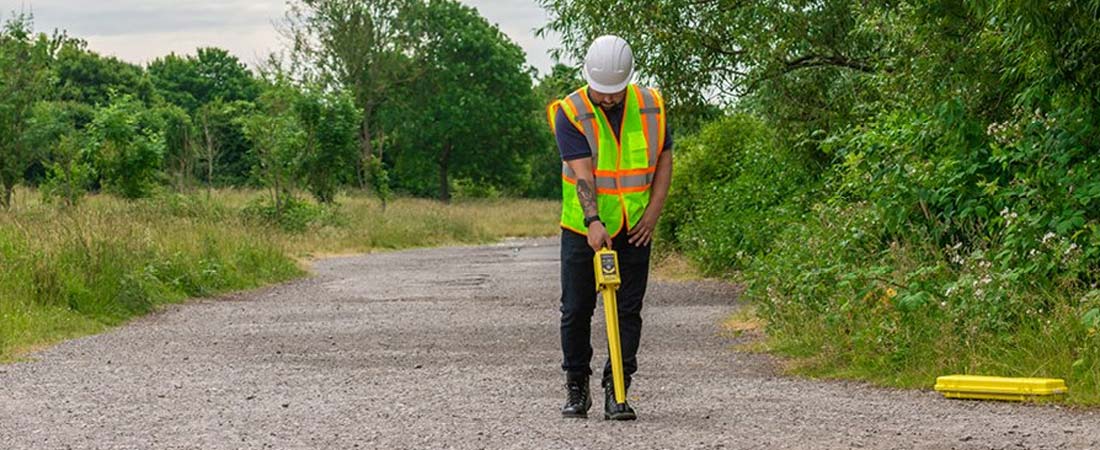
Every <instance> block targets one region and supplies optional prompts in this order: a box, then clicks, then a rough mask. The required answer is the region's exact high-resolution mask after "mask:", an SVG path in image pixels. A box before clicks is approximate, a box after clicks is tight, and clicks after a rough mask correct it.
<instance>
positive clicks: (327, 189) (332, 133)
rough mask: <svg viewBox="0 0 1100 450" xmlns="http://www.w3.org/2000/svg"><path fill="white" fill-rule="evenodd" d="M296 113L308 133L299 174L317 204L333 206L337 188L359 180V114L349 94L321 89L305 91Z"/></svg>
mask: <svg viewBox="0 0 1100 450" xmlns="http://www.w3.org/2000/svg"><path fill="white" fill-rule="evenodd" d="M294 110H295V113H296V114H297V116H298V121H299V123H300V124H301V127H302V129H303V132H304V133H305V137H304V142H303V148H302V150H301V154H300V155H299V157H298V158H299V164H298V170H299V172H300V174H301V177H302V178H303V179H304V182H305V185H306V187H307V188H308V189H309V191H310V193H311V194H313V197H314V198H316V199H317V201H319V202H321V203H332V202H333V201H334V200H335V199H336V190H337V187H338V186H340V185H342V184H350V183H351V182H353V181H354V179H355V167H356V160H357V158H358V149H359V146H358V134H359V124H360V118H359V110H358V109H357V108H356V107H355V103H354V101H353V100H352V98H351V96H350V95H348V94H347V93H346V92H343V91H336V92H323V91H321V90H320V89H318V88H307V89H304V90H303V91H302V92H301V93H300V95H298V97H297V99H296V101H295V104H294ZM379 179H381V178H379ZM380 195H382V194H381V193H380ZM383 198H384V195H383Z"/></svg>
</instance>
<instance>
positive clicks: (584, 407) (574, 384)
mask: <svg viewBox="0 0 1100 450" xmlns="http://www.w3.org/2000/svg"><path fill="white" fill-rule="evenodd" d="M565 390H566V392H567V393H568V398H567V399H566V400H565V406H562V407H561V415H562V417H574V418H581V419H584V418H587V417H588V408H591V407H592V397H591V396H590V395H588V375H586V374H583V373H566V374H565Z"/></svg>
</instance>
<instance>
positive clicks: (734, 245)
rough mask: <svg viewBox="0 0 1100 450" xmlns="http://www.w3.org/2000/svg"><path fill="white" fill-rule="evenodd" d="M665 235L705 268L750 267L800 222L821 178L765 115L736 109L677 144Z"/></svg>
mask: <svg viewBox="0 0 1100 450" xmlns="http://www.w3.org/2000/svg"><path fill="white" fill-rule="evenodd" d="M675 151H676V168H675V170H674V175H673V183H672V192H671V193H670V196H669V201H668V205H667V207H666V213H665V214H664V217H663V218H662V221H661V228H660V230H659V232H660V233H661V235H662V236H663V237H664V238H666V239H669V240H671V241H672V242H674V243H676V244H677V245H678V246H679V247H680V248H681V249H682V250H684V251H685V252H686V253H688V254H689V255H691V256H692V257H694V258H695V259H696V260H697V261H699V262H701V263H702V267H703V268H704V269H705V271H707V272H710V273H715V272H722V271H725V270H728V269H734V268H736V269H740V268H743V267H745V265H746V264H748V262H749V261H751V259H752V257H753V256H755V255H757V254H759V253H760V252H763V251H765V250H766V249H767V248H768V247H769V246H770V245H771V242H772V240H773V239H774V237H775V232H776V230H778V229H781V228H782V227H783V226H785V225H786V224H787V223H789V222H791V221H793V220H796V219H797V218H798V217H799V216H800V214H801V212H802V209H803V206H802V204H803V203H804V202H805V200H806V195H807V193H809V192H811V188H812V185H813V183H814V171H813V170H811V168H812V165H811V163H810V162H809V161H807V160H805V159H803V158H800V157H799V155H798V154H797V153H795V152H793V151H791V150H789V149H788V148H786V147H784V146H782V145H781V142H780V140H779V139H778V138H777V136H775V134H774V133H773V132H772V131H771V130H769V129H768V128H767V126H766V125H765V124H764V122H762V121H761V120H760V119H757V118H754V117H752V116H749V115H745V114H735V115H730V116H727V117H724V118H722V119H720V120H717V121H715V122H713V123H711V124H709V125H707V126H705V127H704V128H703V129H702V130H701V131H700V133H699V134H697V135H694V136H691V137H688V138H686V139H684V140H683V141H682V143H681V144H680V145H678V146H677V149H676V150H675Z"/></svg>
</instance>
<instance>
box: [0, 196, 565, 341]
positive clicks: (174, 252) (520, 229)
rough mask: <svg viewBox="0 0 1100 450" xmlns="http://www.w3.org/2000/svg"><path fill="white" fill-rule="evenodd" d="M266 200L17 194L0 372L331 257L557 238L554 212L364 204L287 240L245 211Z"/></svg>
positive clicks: (0, 291)
mask: <svg viewBox="0 0 1100 450" xmlns="http://www.w3.org/2000/svg"><path fill="white" fill-rule="evenodd" d="M262 197H263V193H262V192H258V191H248V190H221V191H215V192H214V193H213V194H212V195H209V196H208V195H207V194H206V193H205V192H199V193H195V194H193V195H179V194H163V195H160V196H158V197H157V198H154V199H146V200H140V201H132V202H131V201H124V200H120V199H117V198H115V197H112V196H108V195H92V196H89V197H87V198H86V199H84V201H83V202H82V203H81V204H80V205H78V206H77V207H75V208H68V209H66V208H59V207H56V206H53V205H47V204H42V203H41V202H39V201H38V199H39V196H38V195H37V193H36V192H34V191H28V190H21V191H19V192H18V194H17V197H16V201H15V205H14V206H13V207H12V208H11V209H10V210H7V211H0V361H12V360H14V359H17V358H19V357H20V356H21V355H24V354H26V353H27V352H29V351H32V350H35V349H38V348H42V347H43V346H47V345H50V344H52V343H56V342H58V341H61V340H64V339H69V338H73V337H77V336H83V335H88V334H93V333H98V332H101V331H103V330H104V329H106V328H108V327H111V326H116V325H119V324H121V323H124V322H126V321H127V320H129V319H131V318H133V317H136V316H139V315H142V314H145V313H148V312H150V311H153V310H155V309H156V308H157V307H158V306H160V305H164V304H168V303H173V302H179V301H183V300H185V299H187V298H191V297H202V296H210V295H216V294H219V293H223V292H227V291H233V290H241V289H249V288H254V287H258V286H263V285H266V284H271V283H277V282H281V281H286V280H290V279H293V278H296V277H300V276H302V275H304V274H305V273H306V272H305V269H304V264H303V262H304V261H306V260H309V259H311V258H314V257H318V256H324V255H330V254H347V253H364V252H373V251H379V250H391V249H403V248H411V247H425V246H440V245H453V244H476V243H485V242H492V241H496V240H499V239H501V238H504V237H508V236H517V237H531V236H549V235H553V234H555V233H556V232H557V230H558V227H557V215H558V211H559V210H558V202H555V201H535V200H469V201H458V202H455V203H452V204H449V205H444V204H440V203H438V202H434V201H430V200H420V199H404V198H399V199H396V200H394V201H392V202H390V204H389V205H388V207H387V209H386V211H385V212H383V211H382V208H381V205H380V204H379V203H378V202H377V201H376V200H374V199H373V198H369V197H366V196H362V195H351V196H344V197H341V198H339V199H338V203H339V206H338V207H335V208H320V207H317V206H315V205H310V206H309V208H308V209H307V210H308V211H311V212H310V214H308V215H306V216H304V217H305V218H306V219H303V221H302V224H303V226H302V228H295V231H288V230H287V227H282V226H278V225H273V224H270V223H266V222H264V221H262V220H257V219H256V218H254V217H250V216H249V215H247V214H244V213H242V211H245V210H248V209H249V207H250V206H251V205H256V204H258V203H257V202H258V199H259V198H262Z"/></svg>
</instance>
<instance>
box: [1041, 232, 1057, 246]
mask: <svg viewBox="0 0 1100 450" xmlns="http://www.w3.org/2000/svg"><path fill="white" fill-rule="evenodd" d="M1056 236H1057V235H1056V234H1054V232H1051V231H1048V232H1047V234H1044V235H1043V241H1042V243H1044V244H1046V243H1047V242H1050V240H1051V239H1054V238H1055V237H1056Z"/></svg>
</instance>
